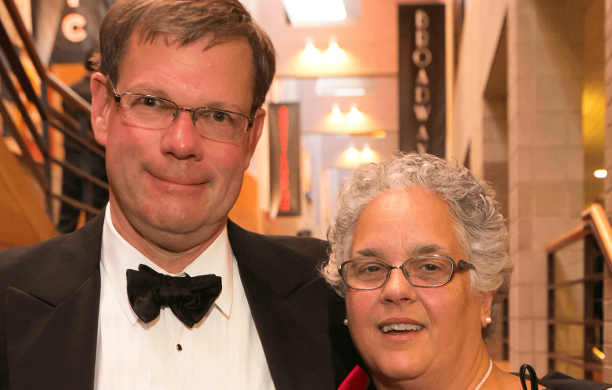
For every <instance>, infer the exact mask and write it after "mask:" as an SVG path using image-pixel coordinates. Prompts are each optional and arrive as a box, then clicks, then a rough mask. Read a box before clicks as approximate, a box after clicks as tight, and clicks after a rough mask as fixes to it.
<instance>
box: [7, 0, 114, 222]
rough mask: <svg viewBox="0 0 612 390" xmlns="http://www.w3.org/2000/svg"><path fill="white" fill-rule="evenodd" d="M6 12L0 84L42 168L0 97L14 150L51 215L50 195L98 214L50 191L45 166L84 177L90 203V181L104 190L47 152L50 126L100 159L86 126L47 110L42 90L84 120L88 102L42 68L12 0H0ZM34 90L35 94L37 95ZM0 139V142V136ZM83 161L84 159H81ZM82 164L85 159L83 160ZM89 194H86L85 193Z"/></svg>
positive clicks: (95, 180)
mask: <svg viewBox="0 0 612 390" xmlns="http://www.w3.org/2000/svg"><path fill="white" fill-rule="evenodd" d="M2 2H3V3H4V5H5V7H6V9H7V11H8V16H9V17H8V18H7V19H6V20H0V49H1V51H2V53H3V54H4V58H5V59H6V60H7V62H8V65H9V67H10V70H9V69H8V67H6V66H2V64H1V63H0V76H1V78H2V81H3V84H6V85H7V90H8V92H9V94H10V96H11V98H12V101H13V102H14V104H15V106H16V108H17V109H18V110H19V113H20V114H21V117H22V118H23V120H24V122H25V126H24V128H23V130H24V131H25V132H26V133H29V135H31V139H32V140H34V143H35V145H36V148H37V149H38V150H39V151H40V154H41V155H42V157H43V159H44V165H43V169H41V166H40V165H39V163H38V162H36V161H35V160H34V158H33V156H32V153H30V150H29V149H28V148H29V146H28V145H27V144H26V142H25V141H24V139H23V138H22V134H21V133H20V131H19V130H18V129H17V126H16V123H15V120H14V119H13V118H11V114H10V113H9V111H8V110H7V108H6V106H5V105H4V102H3V101H2V100H1V99H0V116H1V117H2V119H4V120H5V122H6V123H7V127H8V128H9V131H10V133H11V135H12V137H13V138H14V139H15V141H16V142H17V145H18V147H19V149H21V152H22V155H23V159H22V161H23V162H24V163H25V164H26V165H27V167H28V168H29V170H30V171H31V172H32V174H33V176H34V178H35V179H36V181H37V182H38V184H39V185H40V186H41V188H42V190H43V192H44V194H45V195H46V202H47V211H48V212H49V213H51V199H57V200H60V201H62V202H65V203H68V204H70V205H72V206H73V207H76V208H78V209H80V210H82V211H86V212H87V218H89V217H91V216H93V215H96V214H98V213H99V212H100V210H97V209H96V208H94V207H92V206H91V205H88V204H86V203H83V202H81V201H78V200H76V199H71V198H68V197H66V196H64V195H62V194H56V193H54V192H53V190H52V188H56V187H55V186H53V185H52V181H53V178H52V176H51V168H50V167H51V165H50V164H55V165H59V166H60V167H62V168H63V169H64V170H68V171H71V172H72V173H74V174H75V175H77V176H78V177H80V178H82V179H84V180H85V181H86V182H87V183H88V184H87V185H88V187H87V188H86V190H85V192H86V195H85V197H86V199H89V200H88V201H91V191H92V187H91V186H92V185H95V186H97V187H100V188H103V189H106V190H108V184H107V183H105V182H104V181H102V180H100V179H98V178H97V177H95V176H94V175H92V174H90V173H89V172H87V171H86V170H84V169H81V168H80V167H77V166H75V165H73V164H70V163H68V162H66V161H62V160H60V159H58V158H56V156H54V155H53V154H52V151H51V148H50V147H49V142H50V140H49V132H48V129H49V126H52V127H53V128H55V129H56V130H57V131H59V133H63V135H64V136H65V137H69V138H71V139H73V140H74V141H76V143H77V144H79V145H80V147H81V148H82V149H83V150H88V151H89V152H91V153H94V154H97V155H99V156H101V157H102V158H104V157H105V151H104V148H101V147H100V145H98V144H97V143H95V141H93V137H91V134H90V133H91V130H88V131H85V129H83V128H82V124H80V123H79V121H77V120H75V119H74V118H72V117H69V116H68V115H67V114H65V113H64V112H62V111H59V110H57V109H55V108H53V107H52V106H51V105H50V104H49V103H48V100H47V99H48V95H47V91H53V92H54V93H56V94H58V95H59V96H60V97H61V98H62V100H63V102H64V103H65V104H67V105H69V106H70V107H73V108H75V109H76V110H77V111H79V112H81V113H83V114H84V115H83V117H84V118H86V117H88V116H90V115H91V104H90V103H89V102H87V101H86V100H85V99H83V98H82V97H81V96H79V95H78V94H77V93H76V92H74V90H72V88H70V87H68V86H67V85H66V84H64V82H62V81H61V80H60V79H59V78H58V77H57V76H55V75H54V74H53V73H51V72H50V71H49V70H48V69H46V68H45V66H44V64H43V63H42V62H41V60H40V58H39V56H38V53H37V52H36V49H35V46H34V43H33V42H34V41H33V38H32V37H31V35H30V33H29V32H28V31H27V29H26V27H25V24H24V23H23V20H22V19H21V15H20V13H19V10H18V8H17V7H16V5H15V2H14V0H2ZM9 20H10V21H11V22H12V25H13V26H14V30H15V32H16V33H17V36H18V38H19V39H20V40H21V43H22V46H21V47H22V48H23V49H24V53H23V54H24V55H27V57H28V58H29V59H30V61H31V62H32V64H33V66H34V69H35V73H34V74H35V75H37V76H38V78H39V79H40V84H41V86H40V89H41V91H40V92H38V91H37V90H36V89H35V88H34V87H33V84H32V81H31V80H30V76H31V75H29V74H27V73H26V70H25V68H24V66H23V64H22V63H21V58H20V57H19V56H18V55H17V53H16V52H15V50H14V46H13V43H12V42H11V39H10V37H9V35H8V32H7V30H6V27H7V26H8V24H7V23H10V22H9ZM9 73H12V75H14V76H15V79H16V82H14V81H13V80H12V79H11V78H10V76H9ZM13 83H15V86H19V87H21V90H22V91H23V92H24V94H25V96H26V99H27V100H29V101H31V102H32V103H33V105H34V106H35V107H36V109H37V111H38V113H39V114H40V117H41V119H42V135H40V134H39V132H40V131H41V129H40V128H39V127H40V126H39V125H35V124H34V122H33V121H32V119H31V118H30V116H29V113H28V112H27V110H26V107H25V105H24V102H22V98H21V97H20V96H19V95H18V94H17V91H16V88H15V87H14V85H13ZM39 94H40V95H39ZM0 142H2V140H1V139H0ZM89 158H91V155H90V154H88V157H87V159H89ZM87 159H86V161H87ZM85 165H87V162H86V163H85ZM88 194H89V195H88Z"/></svg>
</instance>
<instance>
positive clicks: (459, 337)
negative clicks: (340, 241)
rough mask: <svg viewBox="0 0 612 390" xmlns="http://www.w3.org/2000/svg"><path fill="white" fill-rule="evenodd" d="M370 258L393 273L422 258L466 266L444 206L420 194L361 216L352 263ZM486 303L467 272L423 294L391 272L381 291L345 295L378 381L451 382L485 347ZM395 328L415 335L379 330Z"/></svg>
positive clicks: (355, 333) (385, 202)
mask: <svg viewBox="0 0 612 390" xmlns="http://www.w3.org/2000/svg"><path fill="white" fill-rule="evenodd" d="M371 253H377V256H379V257H381V260H383V261H385V262H387V263H389V264H391V265H394V266H398V265H401V264H402V263H403V262H405V261H406V260H407V259H409V258H411V257H415V256H422V255H427V254H436V255H444V256H449V257H451V258H452V259H454V260H455V263H457V262H458V261H459V260H461V259H463V260H466V261H467V259H466V256H465V254H464V252H463V249H462V248H461V244H460V243H459V241H458V240H457V237H456V235H455V222H454V220H453V217H452V216H451V214H450V213H449V211H448V209H447V205H446V202H445V201H444V200H443V199H442V198H441V197H439V196H438V195H435V194H433V193H431V192H429V191H427V190H424V189H419V188H409V189H405V190H398V191H395V192H391V193H386V194H383V195H380V196H378V197H377V198H376V199H374V200H373V201H372V202H371V203H370V204H369V205H368V206H367V207H366V208H365V209H364V211H363V213H362V214H361V216H360V217H359V220H358V221H357V226H356V228H355V233H354V235H353V246H352V248H351V258H358V257H363V255H364V254H368V255H370V254H371ZM492 296H493V294H483V295H481V296H478V295H473V294H472V293H471V292H470V275H469V272H461V271H455V274H454V275H453V277H452V279H451V281H450V282H448V283H447V284H445V285H443V286H440V287H433V288H424V287H413V286H411V285H410V284H409V283H408V281H407V280H406V278H405V276H404V275H403V273H402V272H401V270H398V269H393V270H392V271H391V275H390V277H389V279H388V280H387V283H386V284H385V285H384V286H382V287H381V288H378V289H375V290H354V289H351V288H348V289H347V293H346V306H347V318H348V321H349V329H350V331H351V335H352V337H353V340H354V342H355V345H356V346H357V349H358V350H359V352H360V353H361V355H362V357H363V359H364V361H365V363H366V365H367V366H368V368H369V370H370V373H371V374H372V376H373V377H374V380H375V381H376V382H378V383H380V384H384V382H385V381H387V380H388V381H390V383H396V382H398V381H404V380H411V381H415V382H412V383H417V382H423V383H426V384H430V385H433V384H434V383H440V384H442V383H444V382H445V381H448V380H449V379H451V383H452V378H456V379H458V377H457V375H459V376H460V375H461V374H462V371H461V370H462V369H463V368H462V364H458V362H464V363H468V364H471V363H473V362H474V361H475V360H476V358H477V356H476V355H477V354H478V353H479V348H480V346H481V345H483V343H482V339H481V335H480V330H481V325H483V324H485V322H484V321H485V318H486V317H487V316H489V315H490V305H491V299H492ZM394 324H407V325H417V329H419V330H408V331H388V332H384V331H383V327H385V326H386V325H394ZM421 327H422V328H421ZM385 330H388V327H386V328H385ZM381 382H382V383H381ZM451 387H452V386H451Z"/></svg>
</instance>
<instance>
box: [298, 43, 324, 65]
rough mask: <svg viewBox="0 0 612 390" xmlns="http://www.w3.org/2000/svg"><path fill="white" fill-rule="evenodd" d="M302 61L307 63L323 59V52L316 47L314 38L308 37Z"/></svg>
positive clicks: (314, 62)
mask: <svg viewBox="0 0 612 390" xmlns="http://www.w3.org/2000/svg"><path fill="white" fill-rule="evenodd" d="M302 61H304V62H305V63H307V64H316V63H317V62H320V61H321V52H320V51H319V49H317V48H316V47H315V45H314V41H313V40H312V38H306V47H305V48H304V51H302Z"/></svg>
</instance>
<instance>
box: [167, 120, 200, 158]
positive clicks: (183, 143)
mask: <svg viewBox="0 0 612 390" xmlns="http://www.w3.org/2000/svg"><path fill="white" fill-rule="evenodd" d="M162 131H163V136H162V142H161V149H162V153H163V154H169V155H172V156H174V157H175V158H177V159H179V160H186V159H194V160H196V161H199V160H201V159H202V158H203V156H204V150H203V147H202V136H200V134H199V133H198V131H197V129H196V128H195V125H194V123H193V113H192V112H190V111H185V110H179V111H178V114H177V118H176V119H175V120H174V121H173V122H172V123H171V124H170V126H168V128H167V129H165V130H162Z"/></svg>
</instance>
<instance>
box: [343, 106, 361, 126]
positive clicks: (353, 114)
mask: <svg viewBox="0 0 612 390" xmlns="http://www.w3.org/2000/svg"><path fill="white" fill-rule="evenodd" d="M346 120H347V121H348V122H349V123H353V124H355V123H360V122H361V121H362V120H363V114H362V113H361V112H360V111H359V109H358V108H357V104H356V103H353V104H351V110H350V111H349V113H348V114H346Z"/></svg>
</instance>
